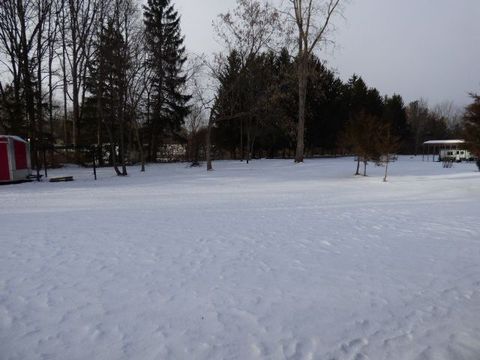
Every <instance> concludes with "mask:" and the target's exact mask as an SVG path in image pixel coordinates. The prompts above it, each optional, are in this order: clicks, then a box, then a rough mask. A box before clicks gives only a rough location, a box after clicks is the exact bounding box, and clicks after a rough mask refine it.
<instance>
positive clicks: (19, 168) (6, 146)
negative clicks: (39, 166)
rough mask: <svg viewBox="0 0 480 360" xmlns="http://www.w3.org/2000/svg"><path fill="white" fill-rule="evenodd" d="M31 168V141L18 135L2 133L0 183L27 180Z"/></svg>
mask: <svg viewBox="0 0 480 360" xmlns="http://www.w3.org/2000/svg"><path fill="white" fill-rule="evenodd" d="M31 169H32V165H31V160H30V145H29V143H28V142H27V141H25V140H23V139H22V138H20V137H18V136H10V135H0V183H6V182H14V181H22V180H27V178H28V176H29V175H31V173H32V170H31Z"/></svg>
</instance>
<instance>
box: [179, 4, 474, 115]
mask: <svg viewBox="0 0 480 360" xmlns="http://www.w3.org/2000/svg"><path fill="white" fill-rule="evenodd" d="M173 2H174V4H175V5H176V7H177V8H178V9H179V11H180V13H181V15H182V29H183V32H184V34H185V36H186V43H187V47H188V49H189V50H190V51H193V52H196V53H211V52H213V51H218V50H219V49H220V46H219V45H218V44H217V43H216V42H215V40H214V36H213V30H212V21H213V19H214V18H215V17H216V15H217V14H219V13H221V12H225V11H226V10H228V9H232V8H233V7H234V6H235V0H201V1H200V0H173ZM479 15H480V0H401V1H399V0H350V3H349V4H348V5H347V7H346V10H345V14H344V16H345V19H341V18H337V19H336V22H335V23H336V27H337V31H336V33H335V35H334V39H335V41H336V43H337V45H336V48H335V49H332V50H330V51H328V54H326V55H325V54H323V55H322V54H321V57H322V58H323V59H325V60H327V61H328V64H329V67H331V68H333V69H335V70H336V71H337V73H338V75H339V76H340V77H341V78H342V79H344V80H345V79H347V78H349V77H350V76H351V75H352V74H353V73H357V74H359V75H361V76H362V77H363V78H364V79H365V81H366V82H367V84H368V85H369V86H374V87H376V88H378V89H379V90H380V92H381V93H383V94H389V95H391V94H393V93H399V94H401V95H402V96H403V97H404V99H405V101H406V102H408V101H411V100H415V99H418V98H420V97H423V98H425V99H427V100H428V101H429V103H430V105H432V106H433V105H435V104H437V103H440V102H442V101H446V100H449V101H450V100H451V101H454V102H455V103H456V104H457V105H458V106H464V105H465V104H467V103H468V102H469V98H468V92H471V91H476V92H480V21H478V18H479Z"/></svg>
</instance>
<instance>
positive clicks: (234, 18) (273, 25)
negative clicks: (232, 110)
mask: <svg viewBox="0 0 480 360" xmlns="http://www.w3.org/2000/svg"><path fill="white" fill-rule="evenodd" d="M214 28H215V31H216V34H217V36H218V37H219V38H220V40H221V41H222V42H223V43H224V44H225V47H226V50H227V51H228V53H229V54H231V52H232V51H235V52H236V53H237V54H238V55H239V57H240V60H241V66H242V72H244V71H243V70H244V69H245V68H246V67H247V64H248V62H249V61H251V60H253V59H254V58H255V57H257V56H258V55H259V54H260V53H261V52H262V51H266V50H272V49H274V50H278V49H279V48H280V46H279V44H278V41H279V34H280V32H281V28H282V27H281V21H280V12H279V11H278V10H277V9H275V8H274V7H273V6H272V5H271V4H270V3H269V2H267V1H266V2H263V3H262V2H261V1H259V0H237V6H236V8H235V9H234V10H232V11H229V12H227V13H225V14H220V15H219V16H218V21H217V22H215V23H214ZM222 56H223V55H222V54H220V57H222ZM244 73H245V75H246V76H244V77H243V81H245V82H247V87H248V84H251V83H253V79H252V78H251V76H250V73H249V72H244ZM246 95H248V94H246ZM235 117H236V116H235ZM243 120H244V119H243V118H240V143H241V146H240V147H241V155H242V160H243V154H244V146H243V132H244V127H245V131H246V135H247V144H246V146H247V163H248V162H249V160H250V157H251V151H252V145H253V143H254V135H253V134H252V132H253V127H254V126H253V123H254V121H253V117H252V116H251V115H247V116H246V121H245V122H246V124H245V126H244V121H243Z"/></svg>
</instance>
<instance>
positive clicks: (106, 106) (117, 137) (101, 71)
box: [87, 20, 129, 176]
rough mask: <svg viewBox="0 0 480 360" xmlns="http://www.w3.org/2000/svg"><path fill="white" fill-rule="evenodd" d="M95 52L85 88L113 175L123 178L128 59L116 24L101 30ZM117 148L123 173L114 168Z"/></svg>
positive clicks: (124, 173) (109, 24) (125, 170)
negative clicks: (104, 138) (102, 133)
mask: <svg viewBox="0 0 480 360" xmlns="http://www.w3.org/2000/svg"><path fill="white" fill-rule="evenodd" d="M95 50H96V51H95V56H94V58H93V61H92V62H91V63H90V79H89V80H88V84H87V85H88V87H89V90H90V92H91V93H92V94H93V95H94V97H95V100H96V110H97V114H96V115H97V117H98V121H99V128H100V127H103V126H104V127H105V129H106V130H107V134H108V139H109V142H110V145H111V155H112V162H113V166H114V169H115V172H116V173H117V175H123V176H125V175H127V169H126V164H125V145H124V140H125V93H126V72H127V69H128V66H129V60H128V56H127V48H126V44H125V41H124V38H123V36H122V34H121V32H120V30H119V29H118V28H117V27H116V26H115V21H113V20H109V21H108V24H107V26H106V27H102V30H101V33H100V35H99V40H98V43H97V44H96V49H95ZM117 145H118V150H119V155H120V159H119V160H120V161H119V162H120V164H121V166H122V171H120V170H119V169H118V167H117V159H116V152H117Z"/></svg>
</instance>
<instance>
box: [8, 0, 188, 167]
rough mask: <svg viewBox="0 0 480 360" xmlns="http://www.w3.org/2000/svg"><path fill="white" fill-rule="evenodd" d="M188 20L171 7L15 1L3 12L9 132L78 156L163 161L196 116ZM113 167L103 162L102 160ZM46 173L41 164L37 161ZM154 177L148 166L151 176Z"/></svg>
mask: <svg viewBox="0 0 480 360" xmlns="http://www.w3.org/2000/svg"><path fill="white" fill-rule="evenodd" d="M183 41H184V39H183V36H182V34H181V31H180V16H179V14H178V13H177V11H176V10H175V8H174V6H173V4H172V3H171V2H170V0H149V1H148V3H147V4H146V5H145V6H144V7H143V11H142V9H141V2H140V1H138V0H75V1H72V0H35V1H24V0H5V1H3V2H2V5H1V7H0V56H1V58H2V66H3V68H2V70H6V74H7V75H6V76H5V77H3V78H2V80H1V81H0V128H2V130H3V132H6V133H12V134H16V135H20V136H23V137H25V138H29V139H31V144H32V149H33V154H34V155H35V154H36V153H37V151H36V150H37V149H38V148H40V147H43V146H45V145H47V144H48V145H51V144H52V143H57V144H59V143H61V144H63V145H65V146H67V147H70V148H71V149H72V150H74V151H75V152H76V157H75V159H74V160H76V161H81V160H82V159H81V156H80V154H79V152H78V151H79V150H80V149H82V148H84V145H91V144H96V145H97V148H98V149H104V148H107V147H108V148H109V153H110V156H111V159H110V160H111V161H112V163H113V166H114V169H115V171H116V173H117V174H118V175H127V168H126V165H127V162H128V161H129V160H130V159H137V160H140V161H141V162H142V164H143V165H144V163H145V160H149V161H156V158H157V156H156V154H157V151H158V148H159V146H160V144H163V143H165V142H166V141H168V139H172V138H174V137H179V138H181V139H182V141H186V139H185V140H184V139H183V137H182V135H181V134H182V126H183V124H184V120H185V118H186V116H187V115H188V113H189V107H188V105H187V103H188V101H189V100H190V96H189V94H188V90H187V88H186V76H187V75H186V74H187V73H188V69H186V68H185V66H184V65H185V61H186V55H185V48H184V45H183ZM100 159H101V160H104V159H103V157H102V156H101V157H100ZM34 163H35V165H36V166H39V165H40V159H36V158H35V157H34ZM143 168H144V166H143Z"/></svg>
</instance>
